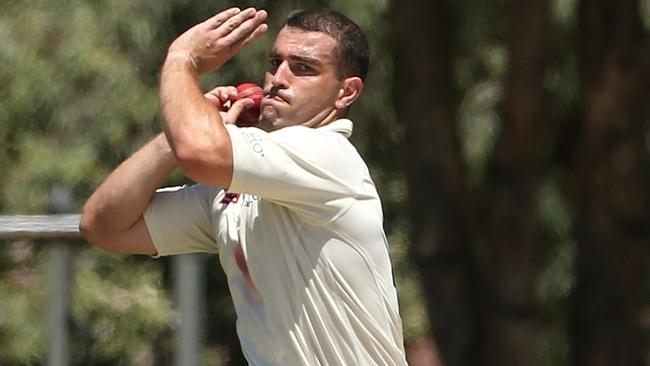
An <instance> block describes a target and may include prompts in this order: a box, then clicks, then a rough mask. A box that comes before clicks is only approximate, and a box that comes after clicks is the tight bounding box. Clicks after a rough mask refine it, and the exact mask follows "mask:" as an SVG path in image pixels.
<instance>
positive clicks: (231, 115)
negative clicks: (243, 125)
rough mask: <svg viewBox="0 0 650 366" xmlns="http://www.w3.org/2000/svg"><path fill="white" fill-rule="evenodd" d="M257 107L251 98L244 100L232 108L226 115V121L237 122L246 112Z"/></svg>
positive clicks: (234, 104)
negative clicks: (254, 106)
mask: <svg viewBox="0 0 650 366" xmlns="http://www.w3.org/2000/svg"><path fill="white" fill-rule="evenodd" d="M253 105H255V101H253V100H252V99H250V98H244V99H240V100H238V101H236V102H235V103H233V104H232V105H231V106H230V109H229V110H228V112H227V113H226V119H227V120H228V121H229V122H230V121H232V123H234V122H236V121H237V119H238V118H239V115H240V114H241V113H242V112H243V111H244V110H245V109H248V108H250V107H252V106H253Z"/></svg>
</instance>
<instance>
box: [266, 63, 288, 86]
mask: <svg viewBox="0 0 650 366" xmlns="http://www.w3.org/2000/svg"><path fill="white" fill-rule="evenodd" d="M290 76H291V69H290V68H289V64H288V63H287V61H282V63H281V64H280V65H278V67H277V68H276V69H275V72H274V73H272V77H271V84H272V85H273V87H275V88H287V87H288V86H289V77H290Z"/></svg>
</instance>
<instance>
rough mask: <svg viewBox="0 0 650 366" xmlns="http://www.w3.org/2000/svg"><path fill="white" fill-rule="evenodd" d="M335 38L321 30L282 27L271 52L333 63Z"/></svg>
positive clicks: (283, 55)
mask: <svg viewBox="0 0 650 366" xmlns="http://www.w3.org/2000/svg"><path fill="white" fill-rule="evenodd" d="M335 49H336V40H335V39H334V38H332V37H330V36H329V35H327V34H325V33H322V32H311V31H305V30H301V29H296V28H291V27H284V28H282V30H281V31H280V33H278V35H277V37H276V38H275V43H274V44H273V49H272V50H271V52H272V53H274V54H277V55H280V56H282V57H290V56H298V57H309V58H314V59H317V60H318V61H321V62H323V63H329V64H334V63H335V62H334V60H335V54H334V52H335Z"/></svg>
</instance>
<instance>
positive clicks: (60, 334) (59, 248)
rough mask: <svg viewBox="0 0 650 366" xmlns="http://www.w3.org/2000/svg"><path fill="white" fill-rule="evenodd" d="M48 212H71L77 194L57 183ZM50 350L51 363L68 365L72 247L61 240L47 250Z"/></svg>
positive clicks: (50, 364) (62, 365)
mask: <svg viewBox="0 0 650 366" xmlns="http://www.w3.org/2000/svg"><path fill="white" fill-rule="evenodd" d="M49 206H50V207H49V211H50V212H51V213H54V214H62V213H66V212H71V211H72V210H73V209H74V195H73V193H72V190H71V189H70V188H69V187H67V186H55V187H53V188H52V191H51V192H50V205H49ZM48 254H49V255H48V268H47V275H48V285H49V286H48V288H49V292H48V302H47V314H48V330H47V332H48V342H49V344H48V352H47V364H48V365H49V366H67V365H69V364H70V362H69V336H68V316H69V306H70V278H71V272H72V271H71V269H70V267H71V264H72V260H71V259H70V247H69V246H68V245H67V244H66V243H65V242H62V241H56V242H54V243H52V246H51V248H49V253H48Z"/></svg>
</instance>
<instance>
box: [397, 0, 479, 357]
mask: <svg viewBox="0 0 650 366" xmlns="http://www.w3.org/2000/svg"><path fill="white" fill-rule="evenodd" d="M447 6H448V5H447V3H446V2H445V1H444V0H432V1H414V2H413V1H412V2H409V4H404V3H397V2H394V3H393V8H392V9H391V14H392V23H393V29H394V35H393V37H394V40H393V44H394V49H393V58H394V62H395V66H394V75H395V76H394V85H393V95H394V100H395V108H396V110H397V114H398V120H400V121H403V122H404V123H406V126H407V127H406V129H407V132H406V136H405V139H406V141H405V145H406V151H405V153H404V154H405V161H406V164H405V167H406V170H407V177H408V189H409V200H408V202H409V206H410V211H409V217H410V218H411V220H412V222H411V225H412V234H411V250H410V252H411V253H410V258H411V260H412V261H413V262H414V263H415V266H416V268H417V270H418V275H419V279H420V281H421V285H422V287H423V291H424V293H425V295H426V308H427V313H428V315H429V319H430V322H431V326H432V333H433V335H434V336H435V337H436V340H437V341H438V346H439V348H440V352H441V353H442V358H443V359H444V360H445V362H446V364H448V365H470V364H473V363H475V360H474V359H473V354H472V352H470V350H472V349H473V347H474V342H475V341H476V340H475V334H476V316H475V314H476V311H477V308H476V305H477V297H476V295H477V283H476V278H475V277H474V275H475V273H474V265H473V261H472V257H471V255H470V247H469V243H470V237H469V235H470V232H469V230H468V222H467V220H468V217H467V210H466V207H465V205H466V201H465V197H466V195H465V193H466V192H465V182H464V168H463V163H462V161H461V151H460V144H459V140H458V131H457V128H456V125H455V119H454V113H455V105H456V103H455V97H454V92H453V88H452V66H451V62H452V55H451V49H450V28H449V26H450V24H449V20H448V19H449V14H450V11H449V9H448V7H447Z"/></svg>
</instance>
